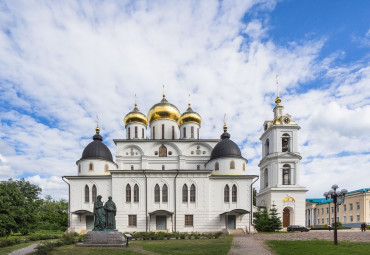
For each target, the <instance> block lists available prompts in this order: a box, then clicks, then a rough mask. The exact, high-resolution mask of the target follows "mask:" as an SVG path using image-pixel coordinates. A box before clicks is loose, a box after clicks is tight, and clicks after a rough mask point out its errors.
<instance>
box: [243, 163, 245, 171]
mask: <svg viewBox="0 0 370 255" xmlns="http://www.w3.org/2000/svg"><path fill="white" fill-rule="evenodd" d="M243 171H244V172H245V163H243Z"/></svg>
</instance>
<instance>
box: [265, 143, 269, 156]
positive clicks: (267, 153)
mask: <svg viewBox="0 0 370 255" xmlns="http://www.w3.org/2000/svg"><path fill="white" fill-rule="evenodd" d="M269 153H270V140H269V139H267V140H266V142H265V155H269Z"/></svg>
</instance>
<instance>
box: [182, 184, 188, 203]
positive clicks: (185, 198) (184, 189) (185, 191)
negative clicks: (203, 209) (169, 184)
mask: <svg viewBox="0 0 370 255" xmlns="http://www.w3.org/2000/svg"><path fill="white" fill-rule="evenodd" d="M182 202H188V185H186V184H184V186H182Z"/></svg>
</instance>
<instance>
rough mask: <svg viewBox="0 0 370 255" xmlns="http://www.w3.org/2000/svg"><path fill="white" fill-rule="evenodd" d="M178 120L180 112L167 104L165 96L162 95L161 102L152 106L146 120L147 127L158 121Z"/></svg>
mask: <svg viewBox="0 0 370 255" xmlns="http://www.w3.org/2000/svg"><path fill="white" fill-rule="evenodd" d="M179 118H180V112H179V110H178V109H177V107H176V106H174V105H173V104H171V103H169V102H168V101H167V99H166V95H165V94H164V93H163V98H162V100H161V101H160V102H159V103H158V104H155V105H153V106H152V108H150V110H149V113H148V120H149V125H150V124H151V123H152V122H153V121H155V120H158V119H170V120H174V121H176V122H177V121H178V120H179Z"/></svg>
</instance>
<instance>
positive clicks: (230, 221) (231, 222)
mask: <svg viewBox="0 0 370 255" xmlns="http://www.w3.org/2000/svg"><path fill="white" fill-rule="evenodd" d="M235 228H236V217H235V215H227V229H235Z"/></svg>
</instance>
